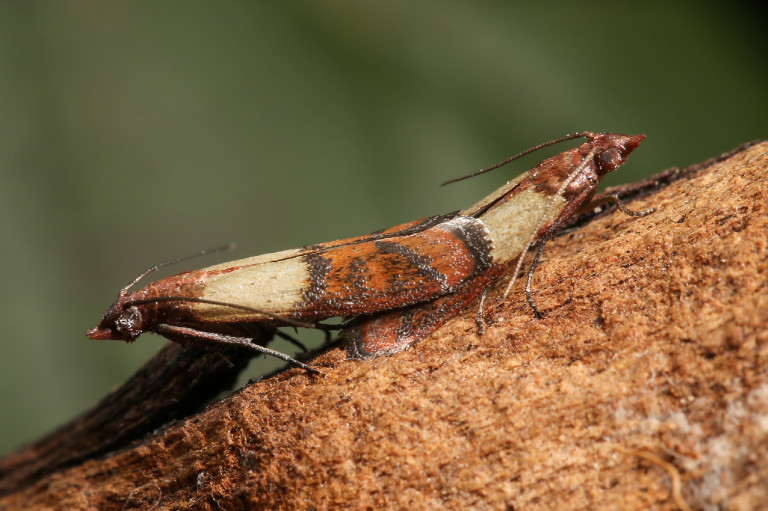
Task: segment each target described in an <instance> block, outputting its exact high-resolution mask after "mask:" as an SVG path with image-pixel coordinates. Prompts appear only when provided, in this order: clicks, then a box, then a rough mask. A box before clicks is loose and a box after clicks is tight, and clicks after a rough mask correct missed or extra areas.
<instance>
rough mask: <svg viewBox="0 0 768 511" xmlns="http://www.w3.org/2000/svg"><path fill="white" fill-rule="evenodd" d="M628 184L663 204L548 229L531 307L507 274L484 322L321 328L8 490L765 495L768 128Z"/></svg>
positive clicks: (376, 496)
mask: <svg viewBox="0 0 768 511" xmlns="http://www.w3.org/2000/svg"><path fill="white" fill-rule="evenodd" d="M624 191H625V192H628V193H629V194H630V195H631V196H633V197H634V198H635V199H636V200H634V201H633V202H632V203H631V204H630V207H632V208H634V209H642V208H646V207H651V206H653V207H656V208H658V209H657V211H656V212H654V213H653V214H651V215H649V216H646V217H643V218H631V217H628V216H625V215H622V214H621V213H616V212H609V213H608V214H602V215H598V216H597V217H594V218H589V219H587V220H582V221H581V222H579V224H578V226H577V227H576V228H573V229H572V230H570V231H569V232H567V233H566V234H564V235H562V236H560V237H558V238H557V239H555V240H553V241H552V242H550V244H548V245H547V249H546V250H545V252H544V257H543V260H542V262H541V265H540V267H539V269H538V270H537V273H536V276H535V279H534V284H533V289H534V293H535V299H536V301H537V304H538V306H539V308H540V309H541V310H542V311H543V312H544V313H545V314H546V317H545V318H544V319H535V318H534V317H533V315H532V314H531V311H530V309H529V308H528V306H527V305H526V304H525V300H524V297H523V291H522V290H523V287H524V282H518V283H517V284H516V285H515V287H514V288H513V291H512V294H511V295H510V297H509V299H508V300H507V301H506V302H505V303H502V302H501V298H500V290H497V291H496V292H495V293H492V295H491V296H490V297H489V302H487V303H489V304H490V305H489V310H488V313H489V314H492V315H494V316H495V321H494V322H493V323H492V324H490V325H488V327H487V328H486V331H485V333H484V334H483V335H482V336H478V333H477V325H476V322H475V319H474V318H475V313H476V307H474V306H472V307H470V308H469V309H467V310H466V311H465V312H464V313H463V314H462V315H461V316H460V317H459V318H457V319H456V320H454V321H452V322H449V323H448V324H447V325H445V326H444V327H443V328H441V329H440V330H439V331H437V332H436V333H435V334H434V335H432V336H431V337H429V338H428V339H426V340H424V341H422V342H421V343H420V344H418V345H417V346H415V347H414V348H412V349H411V350H409V351H407V352H404V353H400V354H397V355H394V356H391V357H386V358H379V359H375V360H372V361H357V360H346V358H345V353H344V351H343V350H341V349H333V350H331V351H329V352H328V353H325V354H323V355H322V356H320V357H319V358H318V359H316V360H315V361H314V364H315V365H316V366H319V368H320V369H321V370H323V371H324V372H325V373H326V376H325V377H313V376H310V375H308V374H306V373H304V372H302V371H301V370H290V371H287V372H285V373H282V374H280V375H278V376H276V377H273V378H269V379H267V380H263V381H260V382H257V383H254V384H251V385H249V386H248V387H246V388H244V389H242V390H240V391H238V392H236V393H235V394H233V395H231V396H229V397H227V398H226V399H223V400H221V401H219V402H217V403H215V404H213V405H211V406H210V407H208V408H207V409H206V410H205V411H204V412H203V413H201V414H199V415H197V416H194V417H191V418H189V419H187V420H185V421H181V422H178V423H175V424H172V425H170V426H168V427H166V428H164V429H163V430H160V431H157V432H156V433H154V434H152V435H150V436H148V437H146V438H144V439H142V440H141V441H140V442H139V443H137V444H135V445H133V446H130V447H127V448H124V449H123V450H121V451H118V452H114V453H112V454H110V455H108V456H107V457H105V458H103V459H95V460H90V461H86V462H84V463H82V464H81V465H78V466H74V467H71V468H69V469H66V470H64V471H60V472H58V473H54V474H52V475H48V476H45V477H44V478H43V479H41V480H38V481H37V482H35V483H34V484H32V485H30V486H28V487H26V488H25V489H22V490H20V491H17V492H16V493H12V494H9V495H6V496H5V497H4V498H3V499H2V500H0V509H21V508H26V509H31V508H58V509H65V508H66V509H116V510H119V509H150V508H152V509H212V510H214V509H226V510H230V511H231V510H234V509H246V508H268V509H308V508H318V509H330V508H333V509H335V508H354V509H359V508H369V509H380V508H401V509H406V508H408V509H435V508H448V509H504V508H508V509H523V508H525V509H585V508H589V509H599V508H602V509H649V508H650V509H674V508H678V507H681V506H682V507H684V506H686V505H689V506H691V507H692V508H705V507H706V508H711V509H717V508H728V509H759V508H763V509H765V508H766V506H768V505H766V502H768V454H767V453H768V370H767V369H766V367H767V364H768V331H767V330H766V325H767V324H768V279H767V277H768V143H760V144H755V145H751V146H745V147H742V148H740V149H738V150H736V151H734V152H733V153H731V154H729V155H727V156H725V157H723V158H720V159H718V160H714V161H711V162H706V163H705V164H702V165H698V166H696V167H691V168H689V169H685V170H683V171H669V172H667V173H664V174H662V175H660V176H659V177H657V178H656V179H651V180H647V181H645V182H643V183H641V184H639V185H637V186H632V187H626V188H624ZM529 257H530V254H529ZM505 286H506V280H504V281H503V282H501V283H500V284H499V288H500V289H503V288H504V287H505ZM675 488H679V495H677V497H676V496H675V491H676V490H675ZM153 506H154V507H153Z"/></svg>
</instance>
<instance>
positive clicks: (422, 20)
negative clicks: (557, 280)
mask: <svg viewBox="0 0 768 511" xmlns="http://www.w3.org/2000/svg"><path fill="white" fill-rule="evenodd" d="M626 5H627V7H625V4H621V3H616V2H605V3H602V2H591V3H590V2H587V3H585V2H573V1H569V2H540V3H538V4H537V5H536V6H533V5H527V6H526V5H518V3H517V2H446V1H422V2H409V1H391V0H390V1H387V2H366V1H360V0H334V1H330V0H327V1H324V0H316V1H306V2H298V1H282V2H250V1H230V2H195V1H184V2H180V1H176V2H174V1H167V2H147V1H133V2H100V1H95V0H79V1H71V2H27V1H19V2H3V3H1V4H0V130H1V131H2V133H1V134H0V178H1V181H0V218H1V219H2V220H0V222H1V223H0V225H2V231H1V232H0V234H2V246H3V248H2V250H1V251H0V257H1V258H2V261H0V262H1V263H2V264H0V283H1V284H2V293H1V294H0V300H1V301H2V308H1V309H0V310H2V311H3V312H2V331H3V338H2V342H1V343H0V360H2V362H1V364H2V365H0V368H2V371H1V372H0V378H1V379H2V380H1V381H0V403H2V409H3V414H2V423H1V424H0V432H2V435H0V453H2V452H6V451H7V450H9V449H11V448H13V447H15V446H18V445H20V444H21V443H23V442H25V441H28V440H30V439H33V438H35V437H37V436H39V435H41V434H43V433H46V432H48V431H49V430H51V429H52V428H53V427H55V426H56V425H58V424H61V423H62V422H64V421H66V420H68V419H70V418H72V417H73V416H75V415H76V414H77V413H79V412H81V411H83V410H84V409H86V408H87V407H89V406H91V405H93V404H94V403H95V402H96V401H97V400H98V399H99V398H100V397H102V396H103V395H104V394H105V393H106V392H107V391H108V390H109V389H110V388H112V387H113V386H115V385H118V384H120V383H121V382H122V381H124V380H125V379H126V378H128V377H129V376H130V375H131V374H132V373H133V372H134V371H135V370H136V368H137V367H138V366H139V365H140V364H141V363H142V362H143V361H145V360H146V359H147V358H149V357H150V356H151V355H152V354H153V353H154V352H155V351H157V350H158V349H159V348H160V346H161V345H162V343H163V342H164V341H162V340H161V339H160V338H158V337H154V336H149V335H147V336H145V337H142V338H141V339H140V340H139V342H137V343H136V344H134V345H130V346H128V345H126V344H124V343H120V342H112V341H101V342H98V341H90V340H88V339H86V337H85V330H86V329H87V328H89V327H91V326H93V325H94V324H95V323H96V322H97V321H98V320H99V319H100V318H101V315H102V314H103V312H104V310H105V309H106V307H107V306H108V305H109V304H110V303H111V302H112V300H113V299H114V298H115V297H116V295H117V292H118V289H119V288H120V287H122V286H123V285H125V284H127V283H128V282H129V281H130V280H131V279H132V278H133V277H134V276H135V275H137V274H138V273H139V272H140V271H141V270H143V269H145V268H146V267H148V266H150V265H153V264H155V263H158V262H160V261H163V260H166V259H169V258H172V257H175V256H179V255H186V254H190V253H193V252H195V251H197V250H200V249H202V248H207V247H213V246H217V245H219V244H223V243H226V242H229V241H235V242H237V244H238V249H237V250H236V251H235V252H233V253H228V254H219V255H215V256H209V257H205V258H203V259H200V260H196V261H192V262H189V263H185V264H184V265H180V266H177V267H175V268H174V269H173V270H172V271H171V272H172V273H176V272H178V271H181V270H183V269H191V268H194V267H202V266H208V265H210V264H214V263H217V262H221V261H225V260H227V259H236V258H240V257H246V256H250V255H255V254H259V253H265V252H272V251H277V250H281V249H286V248H292V247H295V246H300V245H304V244H308V243H316V242H322V241H327V240H332V239H338V238H343V237H347V236H352V235H357V234H362V233H366V232H370V231H373V230H376V229H380V228H383V227H388V226H391V225H394V224H397V223H400V222H404V221H408V220H413V219H416V218H420V217H423V216H427V215H431V214H437V213H443V212H447V211H453V210H456V209H460V208H462V207H466V206H468V205H470V204H472V203H473V202H474V201H476V200H478V199H479V198H481V197H482V196H484V195H485V194H487V193H488V192H489V191H490V190H492V189H493V188H495V187H496V186H498V185H500V184H501V183H502V182H503V181H504V180H505V179H507V178H509V177H511V176H513V175H515V174H517V173H519V172H520V171H522V170H523V169H525V168H527V167H529V166H531V165H533V164H534V163H535V162H537V161H539V160H540V159H543V157H544V155H538V156H533V157H530V158H528V159H527V160H525V161H523V162H519V163H518V164H517V165H516V167H515V168H512V169H506V170H499V171H496V172H495V173H492V174H491V175H488V176H483V177H481V178H477V179H474V180H470V181H468V182H464V183H460V184H455V185H452V186H450V187H447V188H438V186H437V185H438V184H439V183H440V182H442V181H443V180H445V179H448V178H451V177H455V176H458V175H462V174H465V173H468V172H471V171H474V170H476V169H478V168H480V167H483V166H486V165H490V164H492V163H495V162H496V161H498V160H501V159H503V158H505V157H507V156H509V155H511V154H513V153H515V152H518V151H520V150H522V149H525V148H527V147H529V146H531V145H534V144H536V143H539V142H542V141H544V140H548V139H550V138H553V137H557V136H560V135H563V134H565V133H568V132H572V131H577V130H594V131H619V132H627V133H646V134H647V135H648V139H647V140H646V141H645V142H644V143H643V146H642V147H641V148H640V150H638V151H637V152H636V153H635V154H633V156H632V158H631V159H630V160H629V163H628V165H627V166H626V167H625V168H623V169H622V170H621V171H620V172H618V173H616V175H614V176H611V180H610V182H609V184H618V183H620V182H627V181H633V180H636V179H639V178H640V177H642V176H646V175H650V174H653V173H656V172H659V171H662V170H664V169H666V168H668V167H671V166H680V167H682V166H685V165H689V164H693V163H697V162H700V161H702V160H704V159H707V158H710V157H713V156H717V155H719V154H721V153H723V152H725V151H729V150H731V149H733V148H734V147H736V146H737V145H739V144H741V143H743V142H746V141H749V140H753V139H757V138H768V124H766V113H768V88H767V87H766V86H767V85H768V65H766V62H767V61H766V57H765V55H766V49H767V48H766V30H765V26H764V22H765V17H764V16H763V14H764V13H759V12H755V11H751V10H749V9H747V8H746V7H744V5H746V4H744V5H741V7H740V8H737V7H734V6H732V5H728V4H725V3H716V2H712V3H704V2H674V3H673V2H638V3H635V4H634V6H633V7H631V8H630V7H628V5H629V4H626ZM737 5H739V4H737ZM561 150H564V148H562V147H561V148H558V149H556V150H555V151H553V152H559V151H561ZM551 153H552V151H551V152H550V153H548V154H551ZM166 274H167V273H166ZM273 346H274V347H276V348H279V349H282V348H285V346H284V345H282V344H279V343H278V344H275V345H273ZM260 364H262V365H260ZM273 366H274V364H273V363H272V362H267V363H263V362H259V364H256V365H254V366H252V367H251V368H250V369H249V371H248V374H247V377H251V378H256V377H258V375H259V374H260V373H261V371H263V370H264V367H273Z"/></svg>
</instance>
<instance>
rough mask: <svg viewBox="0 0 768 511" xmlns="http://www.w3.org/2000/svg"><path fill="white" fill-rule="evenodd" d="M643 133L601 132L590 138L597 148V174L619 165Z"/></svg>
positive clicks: (612, 169)
mask: <svg viewBox="0 0 768 511" xmlns="http://www.w3.org/2000/svg"><path fill="white" fill-rule="evenodd" d="M644 138H645V135H621V134H619V133H601V134H599V135H596V136H595V138H594V139H593V140H592V144H593V147H595V148H596V149H597V153H596V154H595V163H596V164H597V168H598V175H599V176H600V177H602V176H604V175H605V174H607V173H608V172H613V171H614V170H616V169H617V168H619V167H621V166H622V165H623V164H624V163H625V162H626V161H627V157H628V156H629V153H631V152H632V151H634V150H635V148H636V147H637V146H639V145H640V142H642V141H643V139H644Z"/></svg>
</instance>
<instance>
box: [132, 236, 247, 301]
mask: <svg viewBox="0 0 768 511" xmlns="http://www.w3.org/2000/svg"><path fill="white" fill-rule="evenodd" d="M234 248H235V244H234V243H228V244H226V245H222V246H220V247H216V248H208V249H205V250H201V251H200V252H195V253H194V254H190V255H186V256H182V257H176V258H174V259H170V260H168V261H165V262H162V263H160V264H156V265H155V266H153V267H151V268H149V269H147V270H145V271H143V272H142V273H141V274H140V275H139V276H138V277H136V278H135V279H133V281H132V282H131V283H130V284H128V285H127V286H125V287H124V288H123V289H122V290H121V294H125V293H126V292H127V291H128V290H129V289H130V288H132V287H133V286H134V285H136V283H137V282H138V281H140V280H141V279H143V278H144V277H146V276H147V275H149V274H150V273H152V272H153V271H155V270H159V269H160V268H162V267H164V266H168V265H170V264H176V263H180V262H181V261H186V260H187V259H194V258H195V257H200V256H204V255H206V254H214V253H216V252H226V251H228V250H233V249H234Z"/></svg>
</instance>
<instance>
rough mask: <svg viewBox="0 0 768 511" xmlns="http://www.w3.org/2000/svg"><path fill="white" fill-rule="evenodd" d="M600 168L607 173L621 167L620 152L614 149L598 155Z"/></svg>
mask: <svg viewBox="0 0 768 511" xmlns="http://www.w3.org/2000/svg"><path fill="white" fill-rule="evenodd" d="M599 159H600V166H601V167H603V168H604V169H605V170H607V171H611V170H615V169H616V168H617V167H619V166H620V165H621V151H619V150H618V149H616V148H615V147H611V148H610V149H608V150H606V151H603V152H602V153H601V154H600V158H599Z"/></svg>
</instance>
